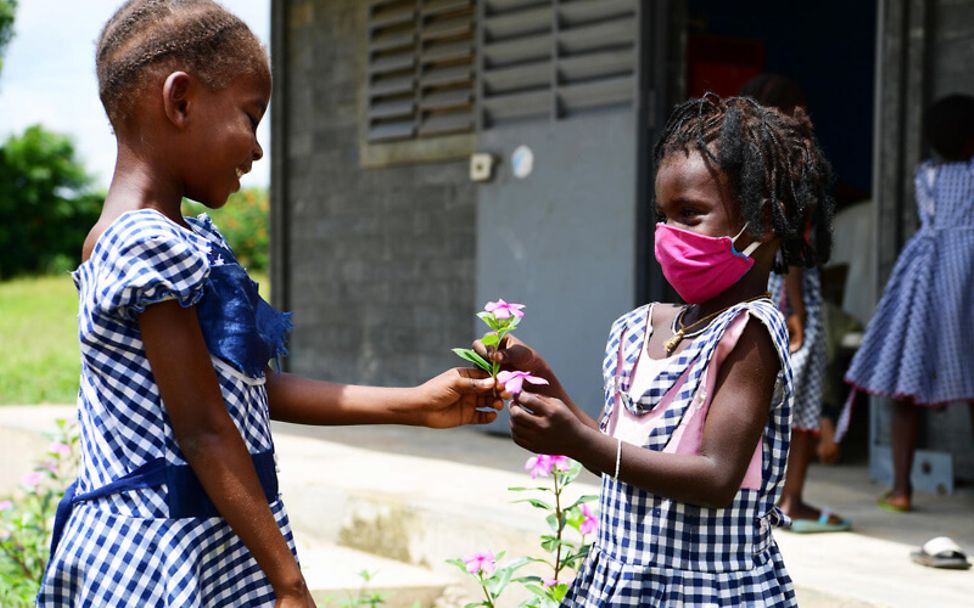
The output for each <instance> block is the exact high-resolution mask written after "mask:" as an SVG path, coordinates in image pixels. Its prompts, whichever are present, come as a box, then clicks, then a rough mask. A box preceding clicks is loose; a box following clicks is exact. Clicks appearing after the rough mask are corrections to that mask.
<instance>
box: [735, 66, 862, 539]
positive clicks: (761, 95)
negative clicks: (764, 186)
mask: <svg viewBox="0 0 974 608" xmlns="http://www.w3.org/2000/svg"><path fill="white" fill-rule="evenodd" d="M741 95H744V96H747V97H751V98H753V99H754V100H756V101H757V102H758V103H760V104H761V105H764V106H769V107H772V108H776V109H777V110H779V111H781V112H783V113H784V114H785V115H788V116H791V115H792V114H794V111H795V108H797V107H800V108H802V110H805V111H807V108H808V104H807V102H806V100H805V93H804V91H802V89H801V87H800V86H799V85H798V83H797V82H795V81H793V80H790V79H788V78H785V77H783V76H779V75H778V74H771V73H767V74H760V75H758V76H755V77H754V78H752V79H751V80H749V81H748V82H747V84H745V85H744V87H743V88H742V89H741ZM768 291H770V292H771V297H772V301H773V302H775V303H776V304H777V305H778V306H779V308H781V310H782V312H784V314H785V320H786V325H787V326H788V335H789V345H788V350H789V352H790V354H791V369H792V374H793V377H794V381H795V401H794V408H793V410H792V416H791V444H790V451H789V455H788V472H787V474H786V475H785V485H784V489H783V490H782V494H781V503H780V506H781V510H782V511H783V512H784V513H785V515H787V516H788V517H789V519H791V525H790V526H789V527H788V529H789V530H791V531H792V532H798V533H807V532H840V531H843V530H848V529H849V528H851V527H852V526H851V524H850V523H849V522H848V521H847V520H845V519H843V518H841V517H839V516H837V515H835V514H833V513H830V512H829V510H828V509H819V508H816V507H813V506H811V505H809V504H807V503H805V501H804V499H803V497H802V493H803V491H804V489H805V479H806V476H807V473H808V465H809V464H810V463H811V460H812V452H813V450H814V449H815V439H816V435H819V430H820V429H822V430H823V431H824V432H823V433H822V434H821V441H822V444H823V446H822V447H823V450H824V451H828V449H829V448H828V446H829V444H830V443H831V445H832V446H835V444H834V442H832V437H833V434H832V433H831V432H830V429H831V421H826V420H825V419H824V417H823V415H822V409H823V408H822V406H823V404H822V395H823V388H824V382H825V377H826V374H825V371H826V364H827V357H826V342H825V315H824V306H823V302H822V282H821V277H820V275H819V270H818V268H817V267H813V268H802V267H800V266H791V267H789V268H788V271H787V272H786V273H785V274H783V275H780V274H772V275H771V280H770V282H769V283H768Z"/></svg>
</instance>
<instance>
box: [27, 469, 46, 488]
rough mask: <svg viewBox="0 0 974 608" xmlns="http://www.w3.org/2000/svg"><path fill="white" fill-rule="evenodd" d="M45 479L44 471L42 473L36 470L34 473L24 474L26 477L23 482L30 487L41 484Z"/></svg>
mask: <svg viewBox="0 0 974 608" xmlns="http://www.w3.org/2000/svg"><path fill="white" fill-rule="evenodd" d="M43 479H44V475H43V474H42V473H40V472H39V471H34V472H33V473H28V474H26V475H24V479H23V480H22V482H23V484H24V485H25V486H27V487H28V488H33V487H34V486H36V485H37V484H39V483H40V482H41V480H43Z"/></svg>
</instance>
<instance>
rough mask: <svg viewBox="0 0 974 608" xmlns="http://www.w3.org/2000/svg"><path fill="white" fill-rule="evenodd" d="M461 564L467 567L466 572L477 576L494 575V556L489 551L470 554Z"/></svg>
mask: <svg viewBox="0 0 974 608" xmlns="http://www.w3.org/2000/svg"><path fill="white" fill-rule="evenodd" d="M463 563H465V564H466V565H467V572H469V573H470V574H477V573H478V572H483V573H484V574H486V575H487V576H490V575H491V574H493V573H494V566H495V564H494V554H493V553H492V552H490V551H481V552H478V553H471V554H470V555H468V556H466V557H465V558H463Z"/></svg>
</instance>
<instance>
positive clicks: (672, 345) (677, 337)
mask: <svg viewBox="0 0 974 608" xmlns="http://www.w3.org/2000/svg"><path fill="white" fill-rule="evenodd" d="M682 341H683V330H680V331H678V332H676V333H675V334H673V337H672V338H670V339H669V340H667V341H666V342H663V349H664V350H665V351H666V354H667V355H669V354H670V353H672V352H673V351H674V350H676V347H677V346H679V345H680V342H682Z"/></svg>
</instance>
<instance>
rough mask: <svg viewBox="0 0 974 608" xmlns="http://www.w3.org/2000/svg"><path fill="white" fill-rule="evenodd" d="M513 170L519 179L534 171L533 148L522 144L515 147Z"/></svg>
mask: <svg viewBox="0 0 974 608" xmlns="http://www.w3.org/2000/svg"><path fill="white" fill-rule="evenodd" d="M511 171H512V172H513V173H514V177H516V178H518V179H524V178H525V177H527V176H529V175H531V172H532V171H534V152H532V151H531V148H529V147H527V146H524V145H521V146H518V147H517V148H515V149H514V154H511Z"/></svg>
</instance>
